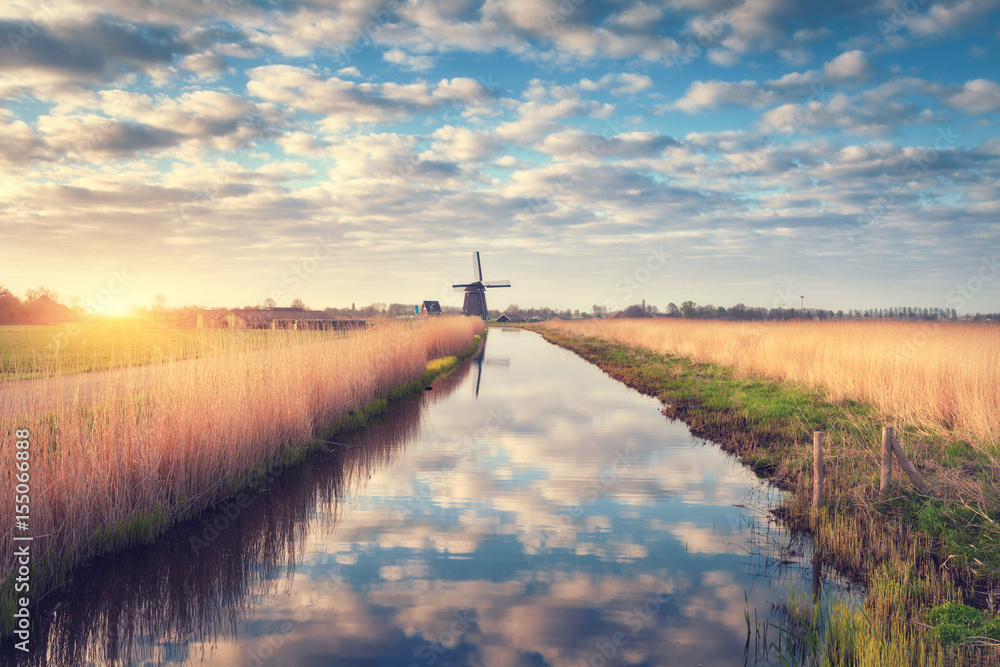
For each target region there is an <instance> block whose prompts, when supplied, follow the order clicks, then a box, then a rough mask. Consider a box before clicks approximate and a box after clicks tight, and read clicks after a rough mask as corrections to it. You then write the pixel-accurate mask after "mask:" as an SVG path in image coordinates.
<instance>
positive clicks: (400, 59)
mask: <svg viewBox="0 0 1000 667" xmlns="http://www.w3.org/2000/svg"><path fill="white" fill-rule="evenodd" d="M382 60H384V61H386V62H389V63H393V64H396V65H399V66H400V67H402V68H403V69H406V70H410V71H411V72H425V71H427V70H429V69H431V68H432V67H434V59H433V58H431V57H430V56H414V55H411V54H409V53H406V52H405V51H403V50H402V49H389V50H388V51H386V52H385V53H383V54H382Z"/></svg>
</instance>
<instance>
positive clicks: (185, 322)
mask: <svg viewBox="0 0 1000 667" xmlns="http://www.w3.org/2000/svg"><path fill="white" fill-rule="evenodd" d="M228 312H229V309H228V308H202V309H200V310H196V311H195V312H193V313H189V314H188V315H185V316H184V318H183V319H182V320H181V326H182V327H184V328H185V329H223V328H225V327H226V321H225V317H226V313H228Z"/></svg>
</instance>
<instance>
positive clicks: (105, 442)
mask: <svg viewBox="0 0 1000 667" xmlns="http://www.w3.org/2000/svg"><path fill="white" fill-rule="evenodd" d="M482 328H483V325H482V322H481V321H479V320H478V319H473V318H457V317H455V318H439V319H432V320H428V321H425V322H413V323H395V324H392V325H387V326H383V327H380V328H378V329H375V330H371V331H367V332H356V333H353V334H350V335H348V336H336V337H331V338H329V339H327V340H320V341H317V340H316V339H315V338H308V339H306V341H307V342H301V341H299V340H298V339H296V338H295V337H289V336H287V335H280V336H276V337H275V339H274V344H272V345H269V346H267V347H264V348H262V349H261V348H260V346H259V345H257V344H256V343H255V344H254V345H247V347H245V348H244V349H237V350H230V351H229V352H227V353H225V354H217V355H213V356H206V357H201V358H198V359H196V360H189V361H185V362H182V363H175V364H163V365H160V366H158V367H156V368H155V369H152V374H150V369H149V368H146V369H144V372H142V373H140V372H139V367H138V366H131V367H126V368H121V369H115V370H112V371H109V372H108V376H107V382H106V383H105V384H104V386H103V388H102V389H101V391H100V395H99V396H98V397H97V400H96V401H94V402H91V403H86V404H84V403H81V402H79V401H73V402H65V401H62V400H60V399H59V397H61V396H62V395H63V393H62V391H61V389H60V387H59V383H63V382H72V381H73V379H74V378H73V377H68V378H67V377H61V378H60V377H52V378H47V379H45V380H36V381H33V382H32V383H31V384H30V385H28V384H23V385H21V384H19V383H10V382H8V383H6V384H7V386H6V387H5V390H7V391H8V392H11V391H12V392H13V394H12V395H13V400H12V402H11V403H10V404H12V405H13V406H14V408H15V409H14V410H13V412H12V413H11V414H5V415H3V416H2V417H0V432H2V433H3V437H4V446H3V447H0V476H2V477H3V478H4V479H5V481H6V485H5V486H4V488H6V489H8V494H7V497H8V499H12V498H13V490H14V489H13V487H14V481H13V472H14V452H15V449H14V447H13V446H12V445H13V440H14V430H15V429H28V430H29V431H30V433H31V435H30V443H31V445H30V466H31V468H30V472H31V477H30V486H31V490H30V497H31V503H30V505H31V514H30V530H29V531H28V533H27V534H30V535H32V536H34V538H35V539H34V542H33V543H32V544H33V546H32V554H33V560H34V563H35V566H36V568H41V567H42V566H43V565H44V566H46V567H48V568H50V570H51V571H50V572H48V573H46V572H45V571H39V572H37V573H36V576H38V577H42V578H44V577H45V576H51V575H52V574H53V573H55V574H58V572H59V571H60V570H61V569H65V567H66V566H67V565H68V564H71V563H76V562H80V561H81V560H84V559H86V558H88V557H90V556H91V555H93V554H97V553H102V552H107V551H109V550H112V549H115V548H119V547H121V546H126V545H128V544H130V543H135V542H140V541H148V540H150V539H152V538H153V537H155V535H156V534H157V533H158V532H159V531H160V530H162V528H163V527H165V526H166V525H169V524H170V523H172V522H173V521H175V520H176V519H177V518H180V517H183V516H189V515H191V514H192V513H193V512H197V511H199V510H201V509H203V508H204V507H206V506H207V505H208V504H210V503H212V502H214V501H216V500H218V499H220V498H222V497H225V496H227V495H231V494H232V493H234V492H235V491H237V490H239V489H241V488H243V487H245V486H246V485H247V484H248V483H250V482H251V481H253V479H254V476H255V475H256V476H259V475H261V474H262V471H264V470H266V469H267V467H268V466H271V465H273V464H274V463H276V462H277V463H280V462H281V461H282V460H283V459H286V458H289V457H290V456H294V455H295V453H296V452H298V451H300V450H301V448H302V447H303V446H304V445H305V444H306V443H308V442H309V441H310V440H311V439H312V438H313V436H314V435H315V434H316V433H318V432H321V431H322V430H323V429H324V427H326V426H328V425H330V424H332V423H334V422H335V421H337V420H338V419H341V418H343V417H344V416H345V415H348V414H349V413H351V412H353V411H357V410H359V409H361V408H362V407H363V406H365V405H366V404H368V403H369V402H371V401H372V400H374V399H377V398H380V397H385V396H387V395H389V394H390V392H391V391H392V390H393V389H394V388H396V387H398V386H400V385H403V384H405V383H408V382H412V381H413V380H414V379H415V378H419V377H420V376H421V374H422V373H423V371H424V369H425V367H426V364H427V362H428V361H429V360H432V359H435V358H438V357H442V356H447V355H454V354H457V353H459V352H461V351H462V350H464V349H466V348H468V347H469V345H470V343H471V342H472V339H473V336H474V334H476V333H479V332H481V331H482ZM19 386H23V387H24V388H23V389H22V390H20V391H19V390H18V387H19ZM46 393H51V394H53V395H55V397H56V398H55V400H40V399H42V398H45V399H51V398H52V397H51V396H45V394H46ZM42 405H57V406H58V407H56V408H54V409H53V408H51V407H50V408H48V409H46V408H44V407H38V406H42ZM0 525H2V527H3V528H2V532H0V554H2V555H0V563H2V565H3V573H4V575H5V579H6V583H7V584H9V583H10V576H11V573H12V572H13V568H14V561H13V556H12V554H13V553H14V543H13V540H12V538H13V536H14V533H13V526H14V517H13V501H12V500H9V501H8V502H6V503H0ZM19 534H25V533H19ZM35 583H36V584H38V583H40V582H38V581H36V582H35ZM6 589H7V587H6V586H5V592H6ZM33 590H37V589H36V588H34V587H33Z"/></svg>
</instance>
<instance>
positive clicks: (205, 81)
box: [0, 0, 1000, 312]
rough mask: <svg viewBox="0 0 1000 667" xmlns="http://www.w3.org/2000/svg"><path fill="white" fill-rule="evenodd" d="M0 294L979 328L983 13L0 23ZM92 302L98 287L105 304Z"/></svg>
mask: <svg viewBox="0 0 1000 667" xmlns="http://www.w3.org/2000/svg"><path fill="white" fill-rule="evenodd" d="M0 36H2V39H0V210H3V212H4V213H3V216H2V217H0V248H2V250H3V252H2V255H0V256H2V258H3V266H2V269H0V283H2V284H4V285H6V286H7V287H9V288H10V289H12V290H13V291H15V292H23V291H24V290H25V289H27V288H29V287H35V286H37V285H39V284H45V285H47V286H49V287H51V288H53V289H55V290H57V291H58V292H59V293H60V294H61V295H63V296H65V297H70V296H76V297H78V298H79V299H80V300H81V302H83V303H88V302H92V301H93V300H94V299H96V298H98V296H99V295H104V296H105V297H107V295H108V293H109V291H110V292H111V293H113V298H110V299H108V298H104V299H103V301H105V302H107V303H106V304H105V305H104V306H103V308H104V309H106V310H109V311H114V310H116V309H121V308H123V307H124V306H125V305H127V304H130V303H136V304H141V305H148V304H150V303H151V301H152V298H153V296H154V295H156V294H160V293H162V294H165V295H166V296H167V298H168V304H169V305H183V304H202V305H247V304H252V303H256V302H261V301H263V300H264V299H265V298H266V297H268V296H272V297H275V298H276V299H277V300H278V302H279V303H280V304H282V305H285V304H287V303H288V302H290V301H291V300H292V299H294V298H302V299H303V300H304V301H305V302H306V303H307V304H308V305H310V306H314V307H323V306H327V305H337V306H340V305H349V304H350V303H352V302H356V303H358V304H367V303H370V302H373V301H383V302H401V303H407V302H413V303H416V302H419V301H421V300H423V299H439V300H442V301H443V302H445V303H454V304H460V300H459V295H454V294H453V293H452V291H451V290H450V288H448V287H447V285H450V284H451V283H452V282H462V281H465V280H467V279H468V278H470V277H471V260H470V257H471V253H472V251H474V250H478V251H480V252H481V253H482V257H483V269H484V273H485V277H486V279H510V280H511V281H512V283H513V287H512V288H510V289H505V290H502V291H499V290H498V291H496V292H491V293H490V295H489V298H490V305H491V306H492V307H500V308H502V307H504V306H506V305H507V304H510V303H517V304H520V305H521V306H540V305H552V306H559V307H570V308H580V309H588V310H589V309H590V307H591V305H593V304H602V305H607V306H609V307H611V308H612V309H615V308H621V307H624V306H626V305H628V304H630V303H634V302H637V301H639V300H640V299H646V301H647V302H649V303H653V304H657V305H658V306H659V307H660V308H661V309H662V308H664V307H665V306H666V304H667V303H669V302H674V303H680V302H682V301H685V300H688V299H691V300H694V301H697V302H699V303H713V304H715V305H725V306H729V305H733V304H735V303H737V302H743V303H745V304H747V305H758V306H789V307H791V306H795V305H797V304H798V296H799V294H800V293H801V291H803V290H804V291H805V293H806V302H807V305H810V306H814V307H823V308H832V309H838V308H853V307H861V308H864V307H873V306H874V307H878V306H893V305H918V306H939V307H955V308H957V309H958V310H959V312H975V311H981V312H990V311H997V310H1000V298H998V297H1000V287H998V285H1000V276H997V273H998V270H997V268H996V267H995V253H996V249H997V247H998V245H1000V243H998V240H1000V218H998V215H1000V203H998V202H1000V186H998V175H1000V138H998V136H997V131H996V130H997V120H998V116H1000V83H998V80H1000V71H998V69H997V66H996V65H995V63H996V62H997V58H998V55H1000V47H998V46H997V45H998V42H1000V39H998V38H1000V1H998V0H957V1H951V0H939V1H936V2H935V1H933V0H923V1H921V0H910V1H909V2H902V1H899V2H896V1H885V2H876V3H867V2H865V3H862V2H855V1H841V0H837V1H834V2H830V3H825V4H824V5H823V7H822V8H815V7H812V6H810V4H809V3H800V2H795V1H793V0H747V1H745V2H735V3H733V2H730V1H729V0H667V1H665V2H660V3H654V2H627V1H619V2H614V1H599V0H562V1H561V2H560V1H557V0H508V1H496V0H489V1H487V2H478V1H471V0H469V1H466V0H449V1H445V2H429V1H425V0H418V1H412V0H407V1H405V2H403V1H400V0H389V1H388V2H368V1H365V0H355V1H352V2H323V1H320V0H316V1H312V2H310V1H302V2H299V1H294V0H289V1H287V2H280V1H276V2H263V1H261V2H249V1H247V0H217V1H215V2H212V1H205V2H201V1H195V0H178V1H176V2H170V3H159V2H148V3H147V2H136V1H131V2H128V1H124V0H111V1H110V2H107V3H101V4H100V5H94V4H93V3H90V2H83V1H82V0H52V1H51V2H47V3H42V4H38V3H34V2H32V3H27V2H14V3H13V4H11V3H6V4H5V6H4V8H3V9H0ZM111 288H113V289H111Z"/></svg>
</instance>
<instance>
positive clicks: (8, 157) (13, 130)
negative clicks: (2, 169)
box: [0, 113, 46, 165]
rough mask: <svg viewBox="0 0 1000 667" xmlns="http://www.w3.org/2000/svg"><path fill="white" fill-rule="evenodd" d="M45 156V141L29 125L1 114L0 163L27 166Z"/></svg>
mask: <svg viewBox="0 0 1000 667" xmlns="http://www.w3.org/2000/svg"><path fill="white" fill-rule="evenodd" d="M45 154H46V145H45V141H44V140H43V139H42V138H41V137H39V136H38V135H37V134H35V132H34V131H33V130H32V129H31V127H29V126H28V124H27V123H25V122H24V121H21V120H10V119H8V118H6V117H5V115H4V114H3V113H0V162H6V163H9V164H14V165H26V164H28V163H30V162H32V161H33V160H35V159H38V158H40V157H43V156H44V155H45Z"/></svg>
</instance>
